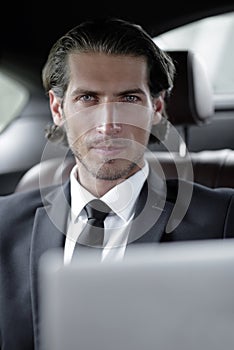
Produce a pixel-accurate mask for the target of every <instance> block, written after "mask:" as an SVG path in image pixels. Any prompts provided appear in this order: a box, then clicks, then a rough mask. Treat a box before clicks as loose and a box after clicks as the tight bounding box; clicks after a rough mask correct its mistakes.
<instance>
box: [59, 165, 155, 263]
mask: <svg viewBox="0 0 234 350" xmlns="http://www.w3.org/2000/svg"><path fill="white" fill-rule="evenodd" d="M77 170H78V169H77V165H75V166H74V167H73V169H72V171H71V174H70V186H71V211H70V215H69V219H68V229H67V235H66V241H65V250H64V263H65V264H68V263H70V261H71V259H72V256H73V252H74V249H75V246H76V241H77V239H78V237H79V235H80V233H81V232H82V230H83V228H84V226H85V224H86V222H87V215H86V212H85V210H84V207H85V205H86V204H87V203H88V202H89V201H90V200H92V199H94V198H95V197H94V196H93V195H92V194H91V193H90V192H88V191H87V190H86V189H85V188H84V187H82V186H81V184H80V183H79V181H78V176H77V174H78V172H77ZM148 173H149V166H148V163H147V162H146V161H145V165H144V167H143V168H142V169H141V170H140V171H138V172H136V173H135V174H134V175H132V176H131V177H129V178H128V179H126V180H125V181H123V182H121V183H120V184H118V185H117V186H115V187H113V188H112V189H111V190H109V191H108V192H107V193H106V194H105V195H104V196H102V197H101V198H100V199H101V200H103V201H104V202H105V203H106V204H107V205H109V207H110V208H111V212H110V214H109V215H108V216H107V217H106V219H105V222H104V226H105V233H104V248H103V250H102V261H104V260H106V259H115V260H116V259H121V258H122V257H123V256H124V252H125V248H126V244H127V241H128V233H129V227H130V225H128V224H129V222H130V221H131V219H132V217H133V216H134V213H135V203H136V200H137V198H138V195H139V193H140V191H141V189H142V186H143V184H144V182H145V179H146V178H147V176H148ZM76 249H77V248H76ZM78 249H79V247H78ZM94 249H99V248H94ZM78 253H79V250H78Z"/></svg>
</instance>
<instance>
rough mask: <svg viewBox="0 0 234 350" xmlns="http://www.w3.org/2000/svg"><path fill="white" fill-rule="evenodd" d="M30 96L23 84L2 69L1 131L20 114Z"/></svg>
mask: <svg viewBox="0 0 234 350" xmlns="http://www.w3.org/2000/svg"><path fill="white" fill-rule="evenodd" d="M28 97H29V93H28V91H27V89H26V88H25V87H24V86H23V85H22V84H20V83H19V82H18V81H16V80H14V79H13V78H11V77H9V76H8V75H7V74H5V73H4V72H2V71H0V111H1V114H0V132H1V131H2V130H3V129H4V128H5V127H6V126H7V125H8V124H9V123H10V122H11V120H13V119H14V118H16V117H17V116H18V115H19V114H20V111H22V109H23V108H24V106H25V105H26V103H27V101H28Z"/></svg>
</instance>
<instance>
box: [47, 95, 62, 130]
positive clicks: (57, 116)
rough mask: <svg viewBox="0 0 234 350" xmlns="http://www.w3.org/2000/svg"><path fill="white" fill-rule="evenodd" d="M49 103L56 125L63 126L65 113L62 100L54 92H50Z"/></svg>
mask: <svg viewBox="0 0 234 350" xmlns="http://www.w3.org/2000/svg"><path fill="white" fill-rule="evenodd" d="M49 101H50V110H51V113H52V117H53V121H54V124H55V125H57V126H62V125H63V113H62V107H61V98H59V97H57V96H56V95H55V94H54V92H53V90H50V91H49Z"/></svg>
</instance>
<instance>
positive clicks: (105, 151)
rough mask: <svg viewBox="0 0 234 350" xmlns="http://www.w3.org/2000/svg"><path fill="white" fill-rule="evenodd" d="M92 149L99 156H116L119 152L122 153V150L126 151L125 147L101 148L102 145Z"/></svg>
mask: <svg viewBox="0 0 234 350" xmlns="http://www.w3.org/2000/svg"><path fill="white" fill-rule="evenodd" d="M92 149H93V150H94V151H95V152H97V153H100V154H105V155H115V154H118V153H120V152H122V151H123V150H125V149H126V147H124V146H123V145H122V146H103V145H99V146H95V147H92Z"/></svg>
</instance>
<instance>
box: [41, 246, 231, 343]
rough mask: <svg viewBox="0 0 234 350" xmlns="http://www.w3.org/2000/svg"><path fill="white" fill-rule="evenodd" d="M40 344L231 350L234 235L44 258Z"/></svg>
mask: <svg viewBox="0 0 234 350" xmlns="http://www.w3.org/2000/svg"><path fill="white" fill-rule="evenodd" d="M40 313H41V314H40V318H41V343H42V350H172V349H173V350H233V349H234V240H232V239H230V240H226V241H223V240H217V241H216V240H214V241H196V242H186V243H169V244H167V243H162V244H150V245H135V246H133V247H132V248H131V249H128V251H127V254H126V256H125V259H124V260H122V261H121V262H108V263H107V262H102V263H100V262H97V260H96V258H93V257H92V256H88V255H84V256H81V255H80V256H77V257H76V258H75V259H74V261H73V262H72V263H71V264H70V265H67V266H64V265H63V252H62V251H57V250H55V251H50V252H47V253H46V254H45V255H44V256H43V257H42V258H41V264H40Z"/></svg>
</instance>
